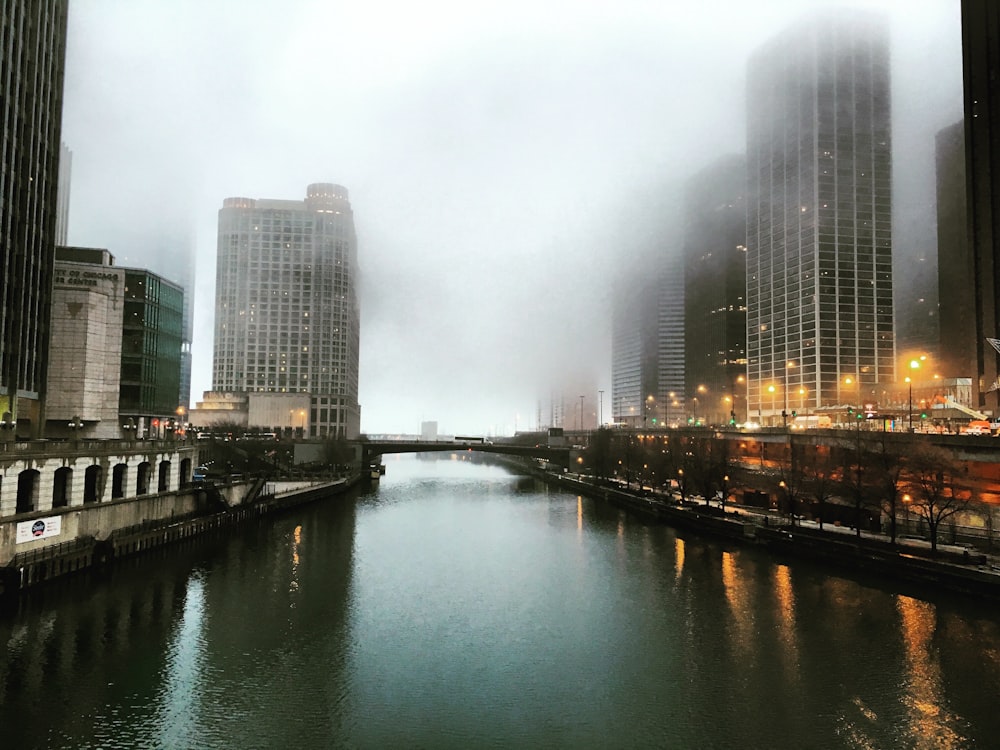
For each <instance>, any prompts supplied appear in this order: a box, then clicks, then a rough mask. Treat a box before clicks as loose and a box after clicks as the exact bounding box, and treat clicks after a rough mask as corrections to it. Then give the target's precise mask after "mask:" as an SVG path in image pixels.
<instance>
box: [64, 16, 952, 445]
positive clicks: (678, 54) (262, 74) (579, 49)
mask: <svg viewBox="0 0 1000 750" xmlns="http://www.w3.org/2000/svg"><path fill="white" fill-rule="evenodd" d="M855 4H857V3H855ZM861 4H862V5H864V6H865V7H875V8H881V9H884V10H885V12H886V13H887V15H888V16H889V19H890V25H891V29H892V37H893V39H892V41H893V87H894V88H893V120H894V133H893V138H894V144H893V150H894V184H895V188H896V189H895V193H894V203H895V208H894V216H895V217H896V221H895V222H894V223H895V226H894V245H895V247H896V250H895V251H896V252H897V253H899V259H898V260H897V262H896V271H897V273H896V279H895V284H896V287H897V290H898V289H899V288H900V287H901V285H903V286H904V288H905V283H906V272H907V270H908V269H909V268H910V265H911V264H910V263H909V262H908V261H907V257H909V256H908V255H907V253H916V252H917V251H918V249H920V248H922V247H923V246H924V245H926V243H927V242H928V241H933V233H934V217H933V210H934V186H933V150H934V140H933V138H934V133H935V132H936V131H937V130H938V129H940V128H941V127H943V126H945V125H947V124H950V123H952V122H954V121H956V120H958V119H960V117H961V114H962V111H961V101H962V100H961V49H960V40H959V5H958V0H929V1H927V2H922V3H919V4H917V3H913V2H907V1H906V0H900V1H899V2H888V1H887V2H868V3H861ZM826 5H828V4H827V3H815V2H802V0H793V1H789V2H777V1H774V2H754V3H747V2H737V1H735V0H734V1H733V2H724V1H720V0H717V1H716V2H703V3H697V4H696V3H692V2H680V1H678V2H674V3H671V2H664V1H663V0H660V1H656V0H652V1H650V2H641V1H636V0H627V1H625V2H615V3H611V2H607V3H603V2H576V3H564V2H551V1H550V0H532V1H531V2H525V1H523V0H505V1H503V2H492V1H491V2H473V3H469V2H461V1H459V0H455V1H453V2H449V1H448V0H430V1H429V2H423V3H419V4H417V3H408V2H403V0H381V1H378V0H376V1H375V2H371V1H369V2H364V3H344V2H323V1H322V0H316V1H314V2H307V1H306V0H296V1H291V2H289V1H282V2H278V1H277V0H273V1H272V2H264V1H263V0H226V1H223V0H213V1H212V2H208V3H206V2H202V1H201V0H131V1H130V2H127V3H125V2H120V1H118V0H73V2H72V3H71V7H70V26H69V47H68V53H67V62H66V91H65V106H64V117H63V140H64V141H65V142H66V143H67V145H68V146H69V148H70V149H71V150H72V151H73V184H72V196H71V206H70V229H69V241H70V244H76V245H85V246H95V247H106V248H108V249H110V250H111V252H112V253H114V254H115V256H116V258H117V260H118V263H119V264H120V265H131V266H146V267H149V268H150V269H152V270H153V271H159V272H165V270H166V269H165V265H166V262H165V260H164V258H165V257H166V256H165V254H167V253H169V252H170V250H169V248H170V247H171V246H178V247H183V245H184V244H185V243H193V246H194V250H195V253H196V255H197V285H196V297H195V308H196V313H195V341H194V371H193V375H192V399H193V400H199V399H200V398H201V393H202V391H204V390H208V389H209V388H210V387H211V358H212V316H213V305H214V302H213V297H214V288H215V287H214V276H215V254H216V229H217V224H216V222H217V212H218V209H219V208H220V207H221V205H222V201H223V199H224V198H226V197H229V196H247V197H252V198H281V199H291V200H301V199H302V198H304V196H305V189H306V186H307V185H308V184H309V183H312V182H336V183H339V184H341V185H344V186H345V187H347V188H348V190H349V191H350V198H351V203H352V206H353V209H354V213H355V223H356V227H357V233H358V257H359V262H360V266H361V273H362V281H361V285H360V299H361V320H362V329H361V371H360V377H361V385H360V396H359V400H360V402H361V408H362V420H361V425H362V430H363V431H366V432H370V433H381V432H397V431H399V432H417V431H418V430H419V426H420V422H421V421H422V420H437V421H438V423H439V429H440V430H441V432H442V433H452V434H454V433H472V434H510V433H511V432H512V431H513V429H514V425H515V421H516V423H517V425H518V427H519V428H521V429H525V428H528V427H531V426H533V425H534V424H535V422H536V412H537V404H538V401H539V399H541V398H544V399H547V398H548V396H549V394H550V393H552V392H554V391H555V392H558V391H559V390H560V388H565V389H567V390H568V391H569V398H571V399H576V398H578V397H579V394H580V393H586V396H587V405H586V409H587V411H588V413H590V412H593V411H596V409H597V398H598V396H597V391H598V389H604V390H605V395H604V399H605V417H608V415H609V411H608V408H609V407H608V404H609V403H610V393H611V377H610V371H611V362H610V356H611V348H610V329H611V326H610V316H611V288H612V281H613V279H615V278H616V276H617V275H619V274H621V273H623V272H628V273H633V274H634V273H642V269H641V268H639V269H635V268H634V266H635V263H634V259H635V258H636V257H637V253H639V252H640V251H645V250H648V249H649V246H650V245H651V244H652V245H653V246H656V247H657V252H661V253H662V254H663V255H665V256H668V257H669V256H670V255H671V254H673V253H676V252H677V250H678V249H679V248H680V244H681V239H682V238H681V236H680V234H679V232H678V230H677V229H674V230H673V231H671V230H670V228H671V227H676V226H678V224H677V222H676V216H675V215H674V214H676V211H677V204H676V201H677V199H678V197H679V192H678V190H679V186H680V185H681V184H682V183H683V181H684V180H685V179H686V178H687V177H688V176H690V175H691V174H692V173H694V172H695V171H697V170H698V169H700V168H702V167H704V166H706V165H707V164H708V163H709V162H711V161H712V160H713V159H714V158H716V157H718V156H722V155H725V154H729V153H734V152H740V153H742V152H743V151H744V150H745V143H744V138H745V131H744V121H745V111H746V102H745V95H744V86H745V62H746V59H747V56H748V55H749V54H750V53H751V52H752V51H753V50H754V49H756V48H757V47H758V46H760V45H761V44H762V43H764V42H765V41H767V39H769V38H770V37H771V36H772V35H774V34H775V33H777V32H778V31H780V30H781V29H782V28H783V27H784V26H786V25H788V24H789V23H790V22H792V21H793V20H795V19H796V18H797V17H798V16H800V15H802V14H803V12H804V11H806V10H807V9H808V8H809V7H818V6H826ZM839 5H841V6H843V5H847V4H845V3H840V4H839ZM665 227H666V231H664V228H665ZM661 246H662V247H661ZM677 267H678V271H679V270H680V264H679V263H678V264H677ZM582 389H590V390H589V392H588V391H585V390H582Z"/></svg>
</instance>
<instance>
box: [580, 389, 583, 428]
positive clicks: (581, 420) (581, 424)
mask: <svg viewBox="0 0 1000 750" xmlns="http://www.w3.org/2000/svg"><path fill="white" fill-rule="evenodd" d="M580 431H581V432H582V431H583V394H580Z"/></svg>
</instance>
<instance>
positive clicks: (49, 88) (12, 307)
mask: <svg viewBox="0 0 1000 750" xmlns="http://www.w3.org/2000/svg"><path fill="white" fill-rule="evenodd" d="M66 8H67V3H66V2H61V1H60V0H4V2H3V3H0V72H2V75H0V138H2V140H0V413H8V412H9V413H11V414H12V415H13V418H14V419H15V420H17V421H18V423H19V424H18V426H19V428H20V429H19V432H18V434H27V433H28V432H30V433H32V434H34V435H35V436H37V434H38V432H39V429H40V425H41V423H42V415H41V404H42V398H43V397H44V393H45V382H44V380H45V371H46V356H47V352H48V321H49V305H50V301H51V296H50V295H51V288H52V267H53V264H54V262H55V231H56V212H57V210H56V208H57V200H56V190H57V184H58V178H59V135H60V132H61V125H62V97H63V73H64V66H65V58H66ZM5 422H6V420H5ZM28 425H30V426H28Z"/></svg>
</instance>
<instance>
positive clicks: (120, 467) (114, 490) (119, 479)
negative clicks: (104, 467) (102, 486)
mask: <svg viewBox="0 0 1000 750" xmlns="http://www.w3.org/2000/svg"><path fill="white" fill-rule="evenodd" d="M127 481H128V466H126V465H125V464H116V465H115V468H113V469H112V470H111V499H112V500H117V499H118V498H120V497H125V485H126V483H127Z"/></svg>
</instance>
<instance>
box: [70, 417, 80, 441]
mask: <svg viewBox="0 0 1000 750" xmlns="http://www.w3.org/2000/svg"><path fill="white" fill-rule="evenodd" d="M68 427H69V428H70V429H71V430H72V431H73V440H74V442H75V441H76V440H77V439H78V438H79V435H80V430H81V429H83V420H82V419H80V417H79V415H76V414H74V415H73V418H72V419H71V420H70V421H69V425H68Z"/></svg>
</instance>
